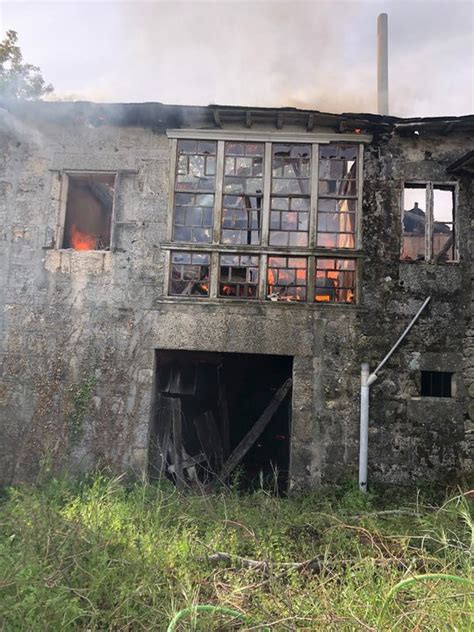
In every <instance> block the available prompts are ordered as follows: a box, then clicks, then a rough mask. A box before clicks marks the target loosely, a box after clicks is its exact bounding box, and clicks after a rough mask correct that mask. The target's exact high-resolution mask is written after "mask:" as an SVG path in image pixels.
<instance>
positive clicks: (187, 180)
mask: <svg viewBox="0 0 474 632" xmlns="http://www.w3.org/2000/svg"><path fill="white" fill-rule="evenodd" d="M216 151H217V144H216V142H213V141H197V140H180V141H179V142H178V159H177V165H176V182H175V200H174V219H173V241H180V242H196V243H206V244H207V243H210V242H211V240H212V225H213V217H214V192H215V183H216Z"/></svg>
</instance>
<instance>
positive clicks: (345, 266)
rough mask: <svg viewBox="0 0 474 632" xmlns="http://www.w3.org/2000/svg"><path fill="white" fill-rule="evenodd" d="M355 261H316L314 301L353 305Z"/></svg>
mask: <svg viewBox="0 0 474 632" xmlns="http://www.w3.org/2000/svg"><path fill="white" fill-rule="evenodd" d="M355 282H356V260H355V259H316V278H315V280H314V300H315V301H316V302H324V303H353V302H354V300H355Z"/></svg>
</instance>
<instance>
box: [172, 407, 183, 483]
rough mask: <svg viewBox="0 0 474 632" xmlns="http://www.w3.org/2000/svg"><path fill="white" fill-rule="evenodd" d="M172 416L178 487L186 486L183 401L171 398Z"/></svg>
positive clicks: (174, 461) (174, 462)
mask: <svg viewBox="0 0 474 632" xmlns="http://www.w3.org/2000/svg"><path fill="white" fill-rule="evenodd" d="M171 402H172V403H171V416H172V419H173V465H174V469H175V474H176V486H177V487H182V486H183V485H184V478H183V425H182V421H181V400H180V399H179V397H173V398H171Z"/></svg>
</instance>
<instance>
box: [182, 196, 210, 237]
mask: <svg viewBox="0 0 474 632" xmlns="http://www.w3.org/2000/svg"><path fill="white" fill-rule="evenodd" d="M213 215H214V195H213V194H194V193H176V196H175V210H174V218H173V226H174V230H173V241H177V242H178V241H190V242H198V243H210V241H211V230H210V228H211V227H212V224H213ZM183 224H184V225H185V226H186V228H183Z"/></svg>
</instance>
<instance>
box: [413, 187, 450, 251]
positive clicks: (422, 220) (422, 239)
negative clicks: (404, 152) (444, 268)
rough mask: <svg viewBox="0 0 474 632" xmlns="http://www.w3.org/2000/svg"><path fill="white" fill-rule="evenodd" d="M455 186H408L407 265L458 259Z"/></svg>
mask: <svg viewBox="0 0 474 632" xmlns="http://www.w3.org/2000/svg"><path fill="white" fill-rule="evenodd" d="M454 194H455V189H454V185H450V184H434V183H432V182H427V183H406V184H405V186H404V189H403V240H402V251H401V259H402V260H403V261H431V262H434V263H442V262H447V261H454V260H455V259H456V247H455V229H454V223H455V219H454V198H455V195H454Z"/></svg>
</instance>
